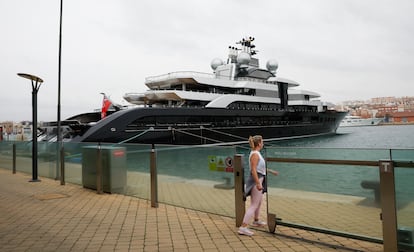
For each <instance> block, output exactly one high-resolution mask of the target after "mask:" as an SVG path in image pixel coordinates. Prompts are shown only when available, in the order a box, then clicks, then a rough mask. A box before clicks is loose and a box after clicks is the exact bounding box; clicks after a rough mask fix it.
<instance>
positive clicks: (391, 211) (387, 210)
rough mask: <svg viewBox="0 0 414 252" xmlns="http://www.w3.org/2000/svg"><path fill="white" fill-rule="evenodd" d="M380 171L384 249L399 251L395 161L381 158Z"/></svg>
mask: <svg viewBox="0 0 414 252" xmlns="http://www.w3.org/2000/svg"><path fill="white" fill-rule="evenodd" d="M379 172H380V192H381V210H382V213H381V219H382V235H383V241H384V251H398V244H397V215H396V203H395V180H394V162H393V161H391V160H380V161H379Z"/></svg>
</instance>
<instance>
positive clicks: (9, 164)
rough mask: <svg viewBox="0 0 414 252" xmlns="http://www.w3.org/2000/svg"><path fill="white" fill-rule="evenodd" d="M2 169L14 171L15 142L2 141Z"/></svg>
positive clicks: (0, 165)
mask: <svg viewBox="0 0 414 252" xmlns="http://www.w3.org/2000/svg"><path fill="white" fill-rule="evenodd" d="M0 168H2V169H10V170H11V169H13V142H9V141H4V140H3V141H0Z"/></svg>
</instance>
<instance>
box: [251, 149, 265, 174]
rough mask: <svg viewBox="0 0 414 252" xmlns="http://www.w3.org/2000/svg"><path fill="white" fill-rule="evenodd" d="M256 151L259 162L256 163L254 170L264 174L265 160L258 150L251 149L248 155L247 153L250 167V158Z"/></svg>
mask: <svg viewBox="0 0 414 252" xmlns="http://www.w3.org/2000/svg"><path fill="white" fill-rule="evenodd" d="M255 153H257V155H259V162H258V163H257V167H256V170H257V172H258V173H260V174H263V175H266V162H265V160H264V158H263V157H262V154H260V151H255V150H254V151H251V152H250V155H249V166H250V169H251V167H252V165H251V164H250V158H251V157H252V155H253V154H255Z"/></svg>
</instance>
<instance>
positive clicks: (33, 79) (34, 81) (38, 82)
mask: <svg viewBox="0 0 414 252" xmlns="http://www.w3.org/2000/svg"><path fill="white" fill-rule="evenodd" d="M17 75H18V76H20V77H23V78H25V79H29V80H31V82H32V124H33V129H32V180H30V182H39V181H40V180H39V179H38V178H37V92H38V91H39V88H40V85H41V84H42V82H43V80H42V79H41V78H39V77H37V76H35V75H31V74H25V73H18V74H17Z"/></svg>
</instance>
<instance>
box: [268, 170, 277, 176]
mask: <svg viewBox="0 0 414 252" xmlns="http://www.w3.org/2000/svg"><path fill="white" fill-rule="evenodd" d="M267 171H268V172H270V173H271V174H273V175H275V176H277V175H279V172H278V171H274V170H270V169H267Z"/></svg>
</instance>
